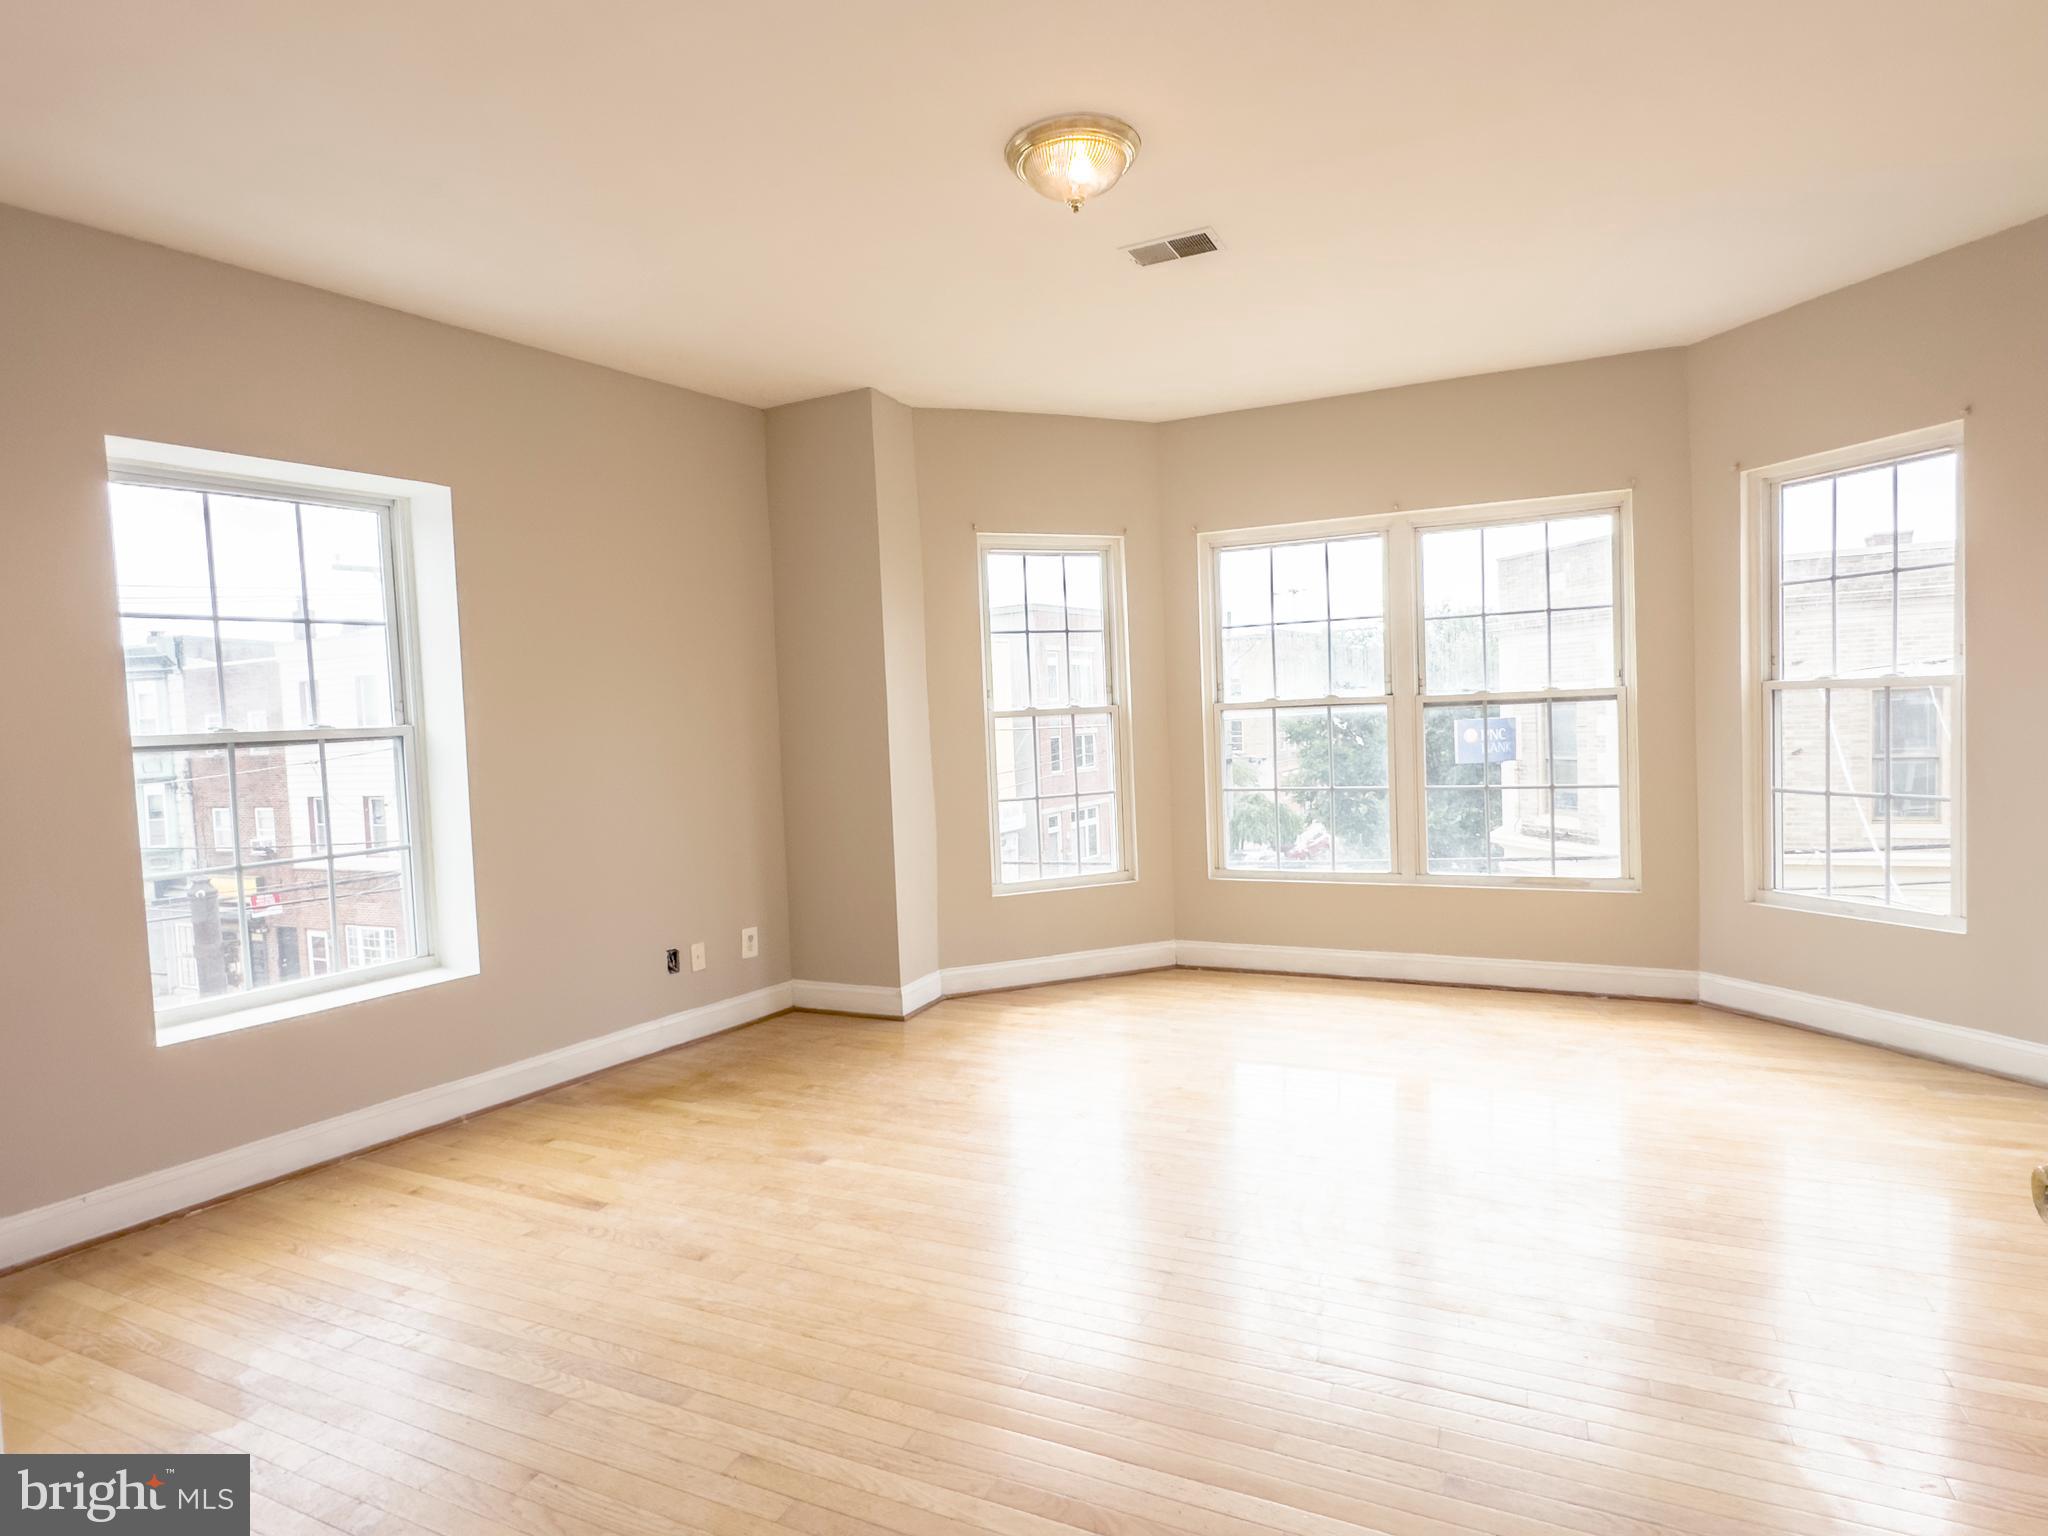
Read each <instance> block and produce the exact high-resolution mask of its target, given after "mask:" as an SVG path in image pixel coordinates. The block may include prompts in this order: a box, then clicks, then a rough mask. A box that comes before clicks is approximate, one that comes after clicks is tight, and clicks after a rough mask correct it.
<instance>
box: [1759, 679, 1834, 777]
mask: <svg viewBox="0 0 2048 1536" xmlns="http://www.w3.org/2000/svg"><path fill="white" fill-rule="evenodd" d="M1776 699H1777V703H1776V706H1775V708H1776V713H1777V717H1778V723H1777V756H1776V771H1775V772H1774V774H1773V776H1772V777H1773V781H1774V783H1775V784H1776V786H1777V787H1778V788H1779V789H1807V790H1820V789H1826V788H1827V785H1828V746H1827V733H1828V695H1827V690H1826V689H1825V688H1797V689H1791V690H1788V691H1785V692H1781V693H1779V694H1778V695H1777V696H1776Z"/></svg>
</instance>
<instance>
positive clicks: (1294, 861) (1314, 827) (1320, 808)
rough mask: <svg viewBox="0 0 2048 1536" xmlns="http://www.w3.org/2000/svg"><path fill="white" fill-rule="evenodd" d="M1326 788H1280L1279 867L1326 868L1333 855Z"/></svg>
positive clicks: (1296, 868) (1313, 870)
mask: <svg viewBox="0 0 2048 1536" xmlns="http://www.w3.org/2000/svg"><path fill="white" fill-rule="evenodd" d="M1329 801H1330V792H1329V791H1328V790H1326V789H1283V790H1281V791H1280V810H1279V816H1280V868H1282V869H1285V870H1306V871H1311V872H1317V871H1321V872H1327V871H1328V870H1329V868H1330V867H1331V865H1330V859H1331V848H1332V842H1331V838H1330V827H1329V813H1330V806H1329Z"/></svg>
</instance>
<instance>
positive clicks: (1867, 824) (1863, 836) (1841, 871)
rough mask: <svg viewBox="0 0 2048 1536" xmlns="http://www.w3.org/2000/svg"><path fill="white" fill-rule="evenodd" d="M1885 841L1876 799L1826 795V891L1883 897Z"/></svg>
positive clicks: (1864, 898) (1854, 897) (1856, 897)
mask: <svg viewBox="0 0 2048 1536" xmlns="http://www.w3.org/2000/svg"><path fill="white" fill-rule="evenodd" d="M1886 841H1887V837H1886V833H1885V827H1884V811H1883V807H1882V806H1881V805H1880V803H1879V802H1878V801H1877V800H1875V799H1872V798H1869V797H1867V796H1863V795H1830V796H1828V894H1829V895H1831V896H1845V897H1848V898H1850V899H1851V900H1856V901H1882V900H1884V891H1885V876H1884V856H1885V844H1886Z"/></svg>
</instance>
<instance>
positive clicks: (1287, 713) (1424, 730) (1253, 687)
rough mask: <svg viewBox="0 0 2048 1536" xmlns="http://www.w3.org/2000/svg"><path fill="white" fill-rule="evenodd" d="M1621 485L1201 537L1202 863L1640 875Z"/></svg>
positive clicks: (1483, 874) (1589, 878) (1322, 872)
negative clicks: (1494, 504) (1208, 814)
mask: <svg viewBox="0 0 2048 1536" xmlns="http://www.w3.org/2000/svg"><path fill="white" fill-rule="evenodd" d="M1627 521H1628V500H1627V498H1626V497H1620V496H1617V497H1605V498H1601V497H1595V498H1573V499H1569V500H1564V501H1556V502H1543V503H1525V504H1520V505H1517V506H1513V507H1499V508H1485V509H1474V510H1470V511H1452V512H1439V513H1416V514H1398V515H1391V516H1383V517H1372V518H1361V519H1352V520H1346V521H1342V522H1332V523H1322V524H1312V525H1303V526H1296V527H1291V528H1287V529H1284V530H1257V531H1246V532H1242V533H1229V534H1211V535H1206V536H1205V537H1204V539H1203V541H1202V543H1203V546H1204V590H1203V599H1204V611H1205V614H1206V621H1205V622H1206V624H1207V633H1208V646H1207V655H1206V657H1205V665H1206V675H1207V682H1208V685H1209V697H1210V701H1211V704H1210V722H1209V725H1210V728H1209V743H1210V748H1209V752H1210V776H1211V777H1210V783H1211V786H1212V789H1211V795H1210V803H1211V808H1212V813H1213V816H1212V822H1211V838H1210V841H1211V848H1212V870H1213V872H1214V873H1215V874H1217V875H1219V876H1225V877H1263V878H1292V879H1326V880H1360V879H1362V880H1376V879H1377V880H1389V879H1392V880H1450V881H1477V882H1484V883H1501V884H1560V883H1564V884H1581V885H1626V884H1631V883H1633V880H1634V878H1635V865H1634V858H1635V850H1634V848H1633V845H1632V841H1631V839H1630V836H1629V827H1630V822H1631V815H1630V795H1631V793H1632V778H1631V770H1632V753H1631V751H1630V748H1629V743H1630V740H1631V736H1630V730H1631V726H1630V708H1631V702H1632V700H1631V679H1630V676H1629V669H1630V655H1631V647H1630V645H1629V643H1628V638H1627V637H1628V629H1627V624H1628V613H1627V606H1626V601H1625V598H1626V591H1625V589H1626V586H1627V582H1626V579H1625V572H1626V569H1627V561H1626V551H1627V532H1628V529H1627Z"/></svg>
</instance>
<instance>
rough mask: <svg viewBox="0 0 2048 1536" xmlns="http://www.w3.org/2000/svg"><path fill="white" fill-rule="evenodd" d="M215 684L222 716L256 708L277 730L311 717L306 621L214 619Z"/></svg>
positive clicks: (310, 721) (306, 722) (241, 716)
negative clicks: (222, 699) (223, 704)
mask: <svg viewBox="0 0 2048 1536" xmlns="http://www.w3.org/2000/svg"><path fill="white" fill-rule="evenodd" d="M220 661H221V668H220V672H221V687H222V689H223V691H224V692H225V693H226V695H227V704H228V718H229V719H233V720H240V719H246V718H248V716H247V711H249V710H252V709H260V710H263V711H265V718H266V719H271V720H275V721H277V722H278V728H279V729H281V730H296V729H298V728H299V727H300V726H305V725H312V724H314V723H316V722H315V721H314V719H313V685H312V682H311V680H310V678H309V676H308V673H307V667H306V626H305V625H303V624H286V623H275V624H249V623H242V622H239V621H237V620H233V619H223V620H221V625H220Z"/></svg>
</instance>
